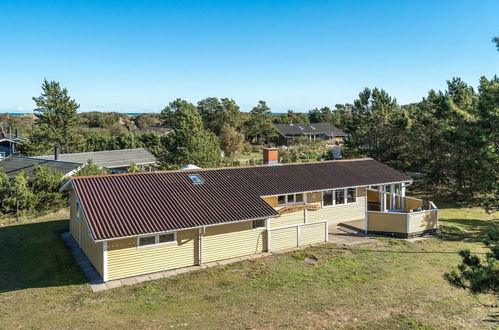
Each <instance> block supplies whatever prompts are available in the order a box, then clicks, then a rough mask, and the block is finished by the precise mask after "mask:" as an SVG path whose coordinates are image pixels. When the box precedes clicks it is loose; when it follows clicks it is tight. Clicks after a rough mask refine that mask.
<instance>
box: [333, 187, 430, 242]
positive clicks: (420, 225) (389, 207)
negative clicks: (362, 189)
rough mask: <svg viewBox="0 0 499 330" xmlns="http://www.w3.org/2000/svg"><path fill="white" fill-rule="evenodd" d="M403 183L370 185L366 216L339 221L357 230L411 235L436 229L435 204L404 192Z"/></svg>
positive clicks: (381, 233) (393, 234)
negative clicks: (359, 218)
mask: <svg viewBox="0 0 499 330" xmlns="http://www.w3.org/2000/svg"><path fill="white" fill-rule="evenodd" d="M405 188H406V184H404V183H402V184H391V185H381V186H371V187H369V189H368V191H367V208H366V209H367V211H366V216H365V219H362V220H353V221H346V222H343V223H341V224H339V225H340V226H343V227H345V228H349V229H352V230H355V231H358V232H364V233H366V234H367V233H370V234H379V235H386V236H394V237H403V238H407V237H414V236H418V235H423V234H425V233H428V232H435V231H436V230H438V228H439V225H438V208H437V207H436V206H435V204H434V203H433V202H431V201H423V200H422V199H418V198H413V197H407V196H405Z"/></svg>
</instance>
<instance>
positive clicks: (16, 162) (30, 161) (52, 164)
mask: <svg viewBox="0 0 499 330" xmlns="http://www.w3.org/2000/svg"><path fill="white" fill-rule="evenodd" d="M35 165H41V166H45V167H48V168H51V169H53V170H55V171H59V172H62V173H63V174H64V175H67V174H69V173H71V172H72V171H74V170H76V169H77V168H78V167H79V166H80V165H81V164H78V163H70V162H60V161H54V160H45V159H38V158H31V157H19V156H9V157H7V158H5V159H3V160H0V168H2V169H3V171H4V172H5V173H6V174H7V176H8V177H9V178H12V177H14V176H16V174H17V173H19V172H20V171H25V172H26V174H27V175H28V177H30V178H32V177H33V170H34V168H35Z"/></svg>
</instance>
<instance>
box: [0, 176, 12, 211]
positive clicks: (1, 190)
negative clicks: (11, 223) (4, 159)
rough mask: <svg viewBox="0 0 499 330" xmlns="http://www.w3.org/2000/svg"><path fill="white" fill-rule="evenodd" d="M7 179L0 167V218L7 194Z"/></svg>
mask: <svg viewBox="0 0 499 330" xmlns="http://www.w3.org/2000/svg"><path fill="white" fill-rule="evenodd" d="M9 184H10V182H9V177H8V176H7V174H5V172H4V170H3V168H2V167H0V217H1V216H3V215H4V212H5V210H4V205H5V198H7V194H8V192H9Z"/></svg>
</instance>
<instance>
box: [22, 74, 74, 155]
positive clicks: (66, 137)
mask: <svg viewBox="0 0 499 330" xmlns="http://www.w3.org/2000/svg"><path fill="white" fill-rule="evenodd" d="M33 100H34V101H35V103H36V108H35V109H34V112H35V116H36V120H35V123H34V125H33V126H32V128H31V129H30V130H29V132H28V139H29V140H28V142H27V143H25V144H24V146H23V147H22V148H24V151H25V152H26V153H27V154H30V155H32V154H41V153H47V152H49V151H50V150H51V149H52V147H54V146H59V147H60V148H61V152H63V153H67V152H74V151H79V149H80V148H81V145H82V142H83V141H82V136H81V135H80V134H79V133H78V125H79V123H80V118H79V116H78V114H77V112H76V111H77V109H78V108H79V107H80V106H79V105H78V104H77V103H76V101H75V100H74V99H71V98H70V96H69V95H68V91H67V89H65V88H61V87H60V85H59V83H58V82H55V81H50V82H49V81H47V80H46V79H45V80H44V82H43V85H42V94H41V95H40V96H39V97H33Z"/></svg>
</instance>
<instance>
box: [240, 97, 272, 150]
mask: <svg viewBox="0 0 499 330" xmlns="http://www.w3.org/2000/svg"><path fill="white" fill-rule="evenodd" d="M246 135H247V137H248V139H250V140H251V141H254V142H256V143H261V142H268V141H269V140H270V139H272V138H274V137H277V131H276V129H275V127H274V125H272V112H271V111H270V108H269V107H268V106H267V103H265V101H259V102H258V105H257V106H256V107H254V108H253V109H252V110H251V112H250V118H249V120H248V121H247V122H246Z"/></svg>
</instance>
